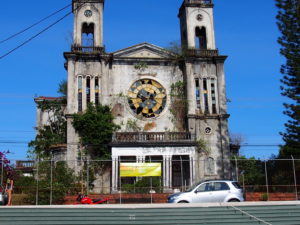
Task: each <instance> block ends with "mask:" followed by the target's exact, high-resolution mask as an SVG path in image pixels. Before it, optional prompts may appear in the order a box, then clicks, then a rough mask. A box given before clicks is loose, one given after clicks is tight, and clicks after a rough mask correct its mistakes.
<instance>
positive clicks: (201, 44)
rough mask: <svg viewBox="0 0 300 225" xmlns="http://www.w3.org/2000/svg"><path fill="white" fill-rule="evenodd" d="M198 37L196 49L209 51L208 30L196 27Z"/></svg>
mask: <svg viewBox="0 0 300 225" xmlns="http://www.w3.org/2000/svg"><path fill="white" fill-rule="evenodd" d="M195 36H196V45H195V46H196V49H207V37H206V29H205V27H202V28H201V29H200V28H199V27H196V29H195Z"/></svg>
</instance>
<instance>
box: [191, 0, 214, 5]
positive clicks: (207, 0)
mask: <svg viewBox="0 0 300 225" xmlns="http://www.w3.org/2000/svg"><path fill="white" fill-rule="evenodd" d="M185 3H190V4H213V0H185Z"/></svg>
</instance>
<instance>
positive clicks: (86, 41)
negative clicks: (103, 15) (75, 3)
mask: <svg viewBox="0 0 300 225" xmlns="http://www.w3.org/2000/svg"><path fill="white" fill-rule="evenodd" d="M81 46H82V50H83V51H84V52H92V51H93V47H94V24H93V23H91V24H87V23H84V24H83V25H82V33H81Z"/></svg>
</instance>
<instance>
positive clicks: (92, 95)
mask: <svg viewBox="0 0 300 225" xmlns="http://www.w3.org/2000/svg"><path fill="white" fill-rule="evenodd" d="M90 85H91V87H90V92H91V102H93V103H95V77H92V76H91V79H90Z"/></svg>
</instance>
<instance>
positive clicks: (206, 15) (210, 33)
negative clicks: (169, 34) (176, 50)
mask: <svg viewBox="0 0 300 225" xmlns="http://www.w3.org/2000/svg"><path fill="white" fill-rule="evenodd" d="M213 7H214V5H213V3H212V0H184V2H183V4H182V6H181V8H180V10H179V15H178V16H179V18H180V30H181V41H182V43H181V44H182V46H183V47H184V48H185V49H201V50H206V49H216V44H215V33H214V17H213Z"/></svg>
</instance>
